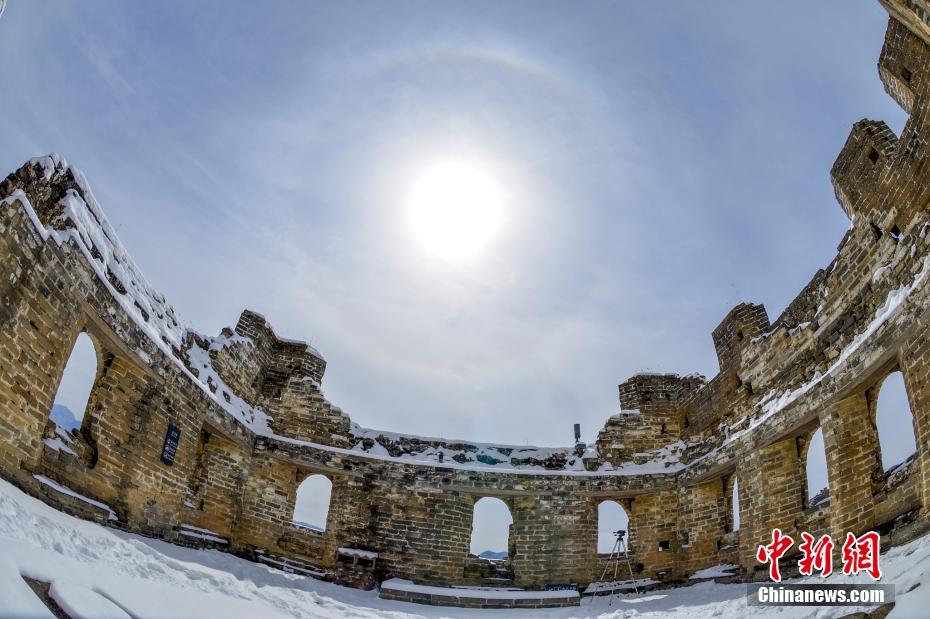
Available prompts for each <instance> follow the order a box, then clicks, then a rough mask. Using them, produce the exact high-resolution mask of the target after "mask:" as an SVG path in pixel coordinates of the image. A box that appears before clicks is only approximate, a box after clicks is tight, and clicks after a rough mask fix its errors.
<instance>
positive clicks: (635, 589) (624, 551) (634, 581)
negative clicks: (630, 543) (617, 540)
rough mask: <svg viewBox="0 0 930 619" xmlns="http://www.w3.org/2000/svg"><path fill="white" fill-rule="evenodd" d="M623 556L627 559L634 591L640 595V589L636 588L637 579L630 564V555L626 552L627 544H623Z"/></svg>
mask: <svg viewBox="0 0 930 619" xmlns="http://www.w3.org/2000/svg"><path fill="white" fill-rule="evenodd" d="M623 556H624V557H626V567H627V569H628V570H630V582H631V583H632V584H633V591H634V592H635V593H636V594H637V595H639V587H637V586H636V579H635V578H633V566H632V565H631V564H630V553H629V552H627V550H626V543H624V544H623Z"/></svg>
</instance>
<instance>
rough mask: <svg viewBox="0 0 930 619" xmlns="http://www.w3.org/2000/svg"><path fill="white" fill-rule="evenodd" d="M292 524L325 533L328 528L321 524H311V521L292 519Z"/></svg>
mask: <svg viewBox="0 0 930 619" xmlns="http://www.w3.org/2000/svg"><path fill="white" fill-rule="evenodd" d="M291 524H292V525H294V526H295V527H300V528H301V529H310V530H311V531H316V532H317V533H324V532H325V531H326V529H324V528H323V527H321V526H319V525H315V524H310V523H309V522H304V521H302V520H291Z"/></svg>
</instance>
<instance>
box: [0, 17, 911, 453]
mask: <svg viewBox="0 0 930 619" xmlns="http://www.w3.org/2000/svg"><path fill="white" fill-rule="evenodd" d="M569 9H570V10H569ZM886 21H887V15H886V14H885V13H884V11H883V10H882V9H881V8H880V6H879V5H878V3H877V2H875V1H873V0H859V1H850V0H836V1H818V2H802V1H783V2H762V1H758V2H746V1H732V2H725V1H722V0H718V1H715V2H712V3H693V2H669V3H662V4H661V6H659V5H657V4H655V3H646V2H640V3H633V2H594V1H589V2H581V3H573V4H571V5H568V4H565V3H562V2H539V1H533V2H519V1H511V2H507V3H499V2H467V3H464V2H462V3H452V2H440V1H437V2H413V1H408V2H393V3H385V2H371V3H367V2H338V3H337V2H332V3H311V2H283V1H275V2H267V3H257V2H229V1H223V2H219V1H215V2H198V3H179V2H165V3H151V2H146V3H141V2H140V3H128V2H121V1H116V0H109V1H107V0H98V1H96V2H92V3H80V4H78V3H73V2H65V1H52V0H49V1H46V2H41V3H40V2H25V1H21V0H11V2H10V3H9V5H8V8H7V11H6V13H5V14H4V16H3V18H2V20H0V83H2V84H4V88H3V91H4V93H3V97H2V99H0V111H2V113H0V145H2V148H0V170H4V171H12V170H13V169H15V168H16V167H18V166H19V165H20V164H22V162H23V161H25V160H26V159H28V158H30V157H33V156H37V155H41V154H45V153H48V152H52V151H54V152H59V153H61V154H63V155H64V156H65V157H67V158H68V159H69V160H70V161H71V162H72V163H73V164H75V165H77V166H78V167H80V168H82V169H83V170H84V171H85V172H86V174H87V176H88V178H89V179H90V181H91V183H92V185H93V187H94V190H95V193H96V195H97V197H98V199H99V200H100V202H101V203H102V204H103V206H104V209H105V210H106V212H107V215H108V216H109V218H110V220H111V221H112V222H113V224H114V225H115V226H116V227H117V229H118V232H119V234H120V235H121V237H122V239H123V241H124V243H125V245H126V246H127V247H128V248H129V250H130V252H131V254H132V255H133V256H134V258H135V259H136V261H137V262H138V264H139V265H140V266H141V268H142V270H143V272H145V273H146V275H147V276H148V278H149V280H150V281H151V282H152V283H153V284H154V285H155V286H156V288H158V289H159V290H161V291H162V292H164V293H165V294H166V295H167V296H168V298H169V299H170V300H171V301H172V302H173V304H174V306H175V308H176V309H177V310H178V312H179V313H180V314H181V315H182V316H183V317H185V318H186V320H187V321H188V322H189V323H190V324H191V325H193V326H194V327H195V328H197V329H198V330H200V331H203V332H206V333H217V332H218V331H219V329H220V328H221V327H223V326H226V325H231V324H234V323H235V321H236V318H237V317H238V314H239V312H240V311H241V309H242V308H244V307H249V308H251V309H254V310H256V311H259V312H261V313H263V314H265V315H266V316H267V317H268V318H269V320H270V321H271V322H272V324H273V325H274V326H275V328H276V329H277V330H278V332H279V333H281V334H282V335H284V336H287V337H292V338H302V339H310V340H312V341H313V343H314V345H316V346H317V347H318V348H319V349H320V350H321V351H322V353H323V354H324V355H325V357H326V358H327V361H328V363H329V366H328V370H327V376H326V380H325V381H324V388H325V392H326V394H327V396H328V397H329V398H330V399H331V400H333V401H334V402H335V403H337V404H338V405H340V406H341V407H343V408H344V409H345V410H346V411H347V412H348V413H349V414H350V415H351V416H352V418H353V419H354V420H355V421H357V422H359V423H361V424H362V425H365V426H369V427H376V428H385V429H391V430H395V431H401V432H411V433H419V434H430V435H436V434H440V435H443V436H448V437H458V438H466V439H473V440H484V441H500V442H505V443H527V442H528V443H533V444H543V445H546V444H567V443H569V441H570V440H571V431H572V424H573V423H575V422H580V423H581V424H582V428H583V435H584V437H585V438H586V439H588V440H590V439H593V437H594V434H595V432H596V430H597V429H598V428H599V427H600V426H601V425H602V424H603V422H604V420H605V418H606V417H607V416H608V415H610V414H612V413H613V412H615V411H616V409H617V407H618V404H617V393H616V385H617V383H618V382H620V381H622V380H624V379H625V378H627V377H628V376H630V375H631V374H633V373H635V372H637V371H640V370H651V371H667V372H683V373H687V372H692V371H698V372H702V373H704V374H706V375H707V376H712V375H713V374H715V373H716V371H717V364H716V358H715V356H714V351H713V346H712V342H711V338H710V331H711V330H712V329H713V327H714V326H716V325H717V323H718V322H719V321H720V319H721V318H722V317H723V316H724V315H725V314H726V312H727V311H728V310H729V309H730V308H731V307H732V306H733V305H735V304H736V303H738V302H740V301H753V302H762V303H764V304H765V305H766V307H767V308H768V310H769V315H770V317H771V318H772V319H774V318H775V317H776V316H777V315H778V314H779V313H780V312H781V310H782V309H783V308H784V307H785V305H786V304H787V303H788V302H789V301H790V300H791V299H792V298H793V297H794V295H795V294H796V293H797V292H798V291H799V290H800V289H801V288H802V287H803V286H804V285H805V284H806V283H807V282H808V281H809V279H810V277H811V276H812V275H813V273H814V272H815V271H816V269H817V268H819V267H821V266H824V265H826V264H827V263H828V262H829V260H830V259H831V258H832V256H833V255H834V253H835V248H836V245H837V243H838V242H839V240H840V239H841V237H842V235H843V233H844V232H845V230H846V229H847V227H848V220H847V219H846V217H845V215H844V214H843V213H842V211H841V210H840V208H839V207H838V206H837V204H836V202H835V199H834V197H833V192H832V188H831V186H830V183H829V179H828V172H829V168H830V166H831V165H832V163H833V161H834V159H835V157H836V154H837V153H838V152H839V149H840V148H841V146H842V145H843V142H844V141H845V138H846V136H847V134H848V132H849V129H850V127H851V125H852V123H854V122H855V121H857V120H859V119H861V118H863V117H869V118H876V119H883V120H885V121H886V122H888V124H889V125H890V126H891V127H892V128H893V129H895V130H896V131H897V130H899V129H900V127H901V126H902V125H903V122H904V115H903V113H902V112H901V111H900V110H899V109H898V108H897V106H896V105H895V104H894V103H893V102H892V101H891V99H890V98H888V97H887V96H886V95H885V94H884V92H883V90H882V87H881V83H880V82H879V79H878V76H877V71H876V62H877V59H878V54H879V51H880V49H881V45H882V40H883V35H884V30H885V25H886ZM463 158H464V159H467V160H469V161H477V162H480V164H481V166H482V167H483V168H484V169H485V170H486V171H487V172H488V173H489V174H491V175H492V176H493V177H494V179H495V182H497V183H498V184H499V185H500V187H502V188H503V190H504V191H505V193H506V195H507V202H506V204H505V209H504V221H503V223H502V226H501V229H500V232H499V234H498V235H497V236H496V237H495V238H494V239H492V241H491V242H489V244H488V245H487V246H486V247H485V248H484V249H483V250H482V252H481V255H480V256H478V257H477V258H475V259H474V260H472V261H470V262H468V263H467V264H464V265H462V264H449V263H446V262H444V261H441V260H437V259H436V258H435V256H431V255H429V254H428V253H427V252H424V251H423V248H422V247H420V246H419V244H418V242H417V240H416V239H415V238H414V237H413V235H412V234H411V231H410V229H409V225H408V222H407V221H406V219H405V216H404V208H405V205H404V201H405V199H406V198H407V196H408V195H409V191H410V187H411V185H412V184H413V183H414V182H415V180H416V178H417V175H418V174H421V173H422V171H423V170H424V169H425V168H427V167H428V166H429V165H430V164H431V163H432V162H435V161H442V160H447V159H463Z"/></svg>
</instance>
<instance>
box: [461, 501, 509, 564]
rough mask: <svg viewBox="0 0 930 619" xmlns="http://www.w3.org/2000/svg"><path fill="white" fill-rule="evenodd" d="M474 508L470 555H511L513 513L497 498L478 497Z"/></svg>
mask: <svg viewBox="0 0 930 619" xmlns="http://www.w3.org/2000/svg"><path fill="white" fill-rule="evenodd" d="M476 499H477V500H476V501H475V504H474V506H473V507H472V527H471V538H470V540H469V554H472V555H480V554H481V553H482V552H485V551H491V552H496V553H500V552H504V553H506V555H507V556H508V557H509V556H510V555H511V546H512V544H511V542H512V536H511V533H512V531H513V511H512V510H511V508H510V506H509V505H508V504H507V503H505V502H504V501H503V500H501V499H499V498H497V497H487V496H486V497H476Z"/></svg>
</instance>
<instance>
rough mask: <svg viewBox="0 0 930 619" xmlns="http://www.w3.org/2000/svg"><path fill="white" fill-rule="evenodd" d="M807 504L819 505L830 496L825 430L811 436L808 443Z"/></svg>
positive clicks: (809, 505)
mask: <svg viewBox="0 0 930 619" xmlns="http://www.w3.org/2000/svg"><path fill="white" fill-rule="evenodd" d="M805 468H806V470H807V505H805V506H804V507H818V506H820V505H823V504H824V503H825V502H826V501H827V499H829V498H830V484H829V482H828V478H827V452H826V450H825V449H824V446H823V430H822V429H821V428H817V431H816V432H814V434H813V435H812V436H811V438H810V441H809V442H808V444H807V463H806V467H805Z"/></svg>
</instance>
